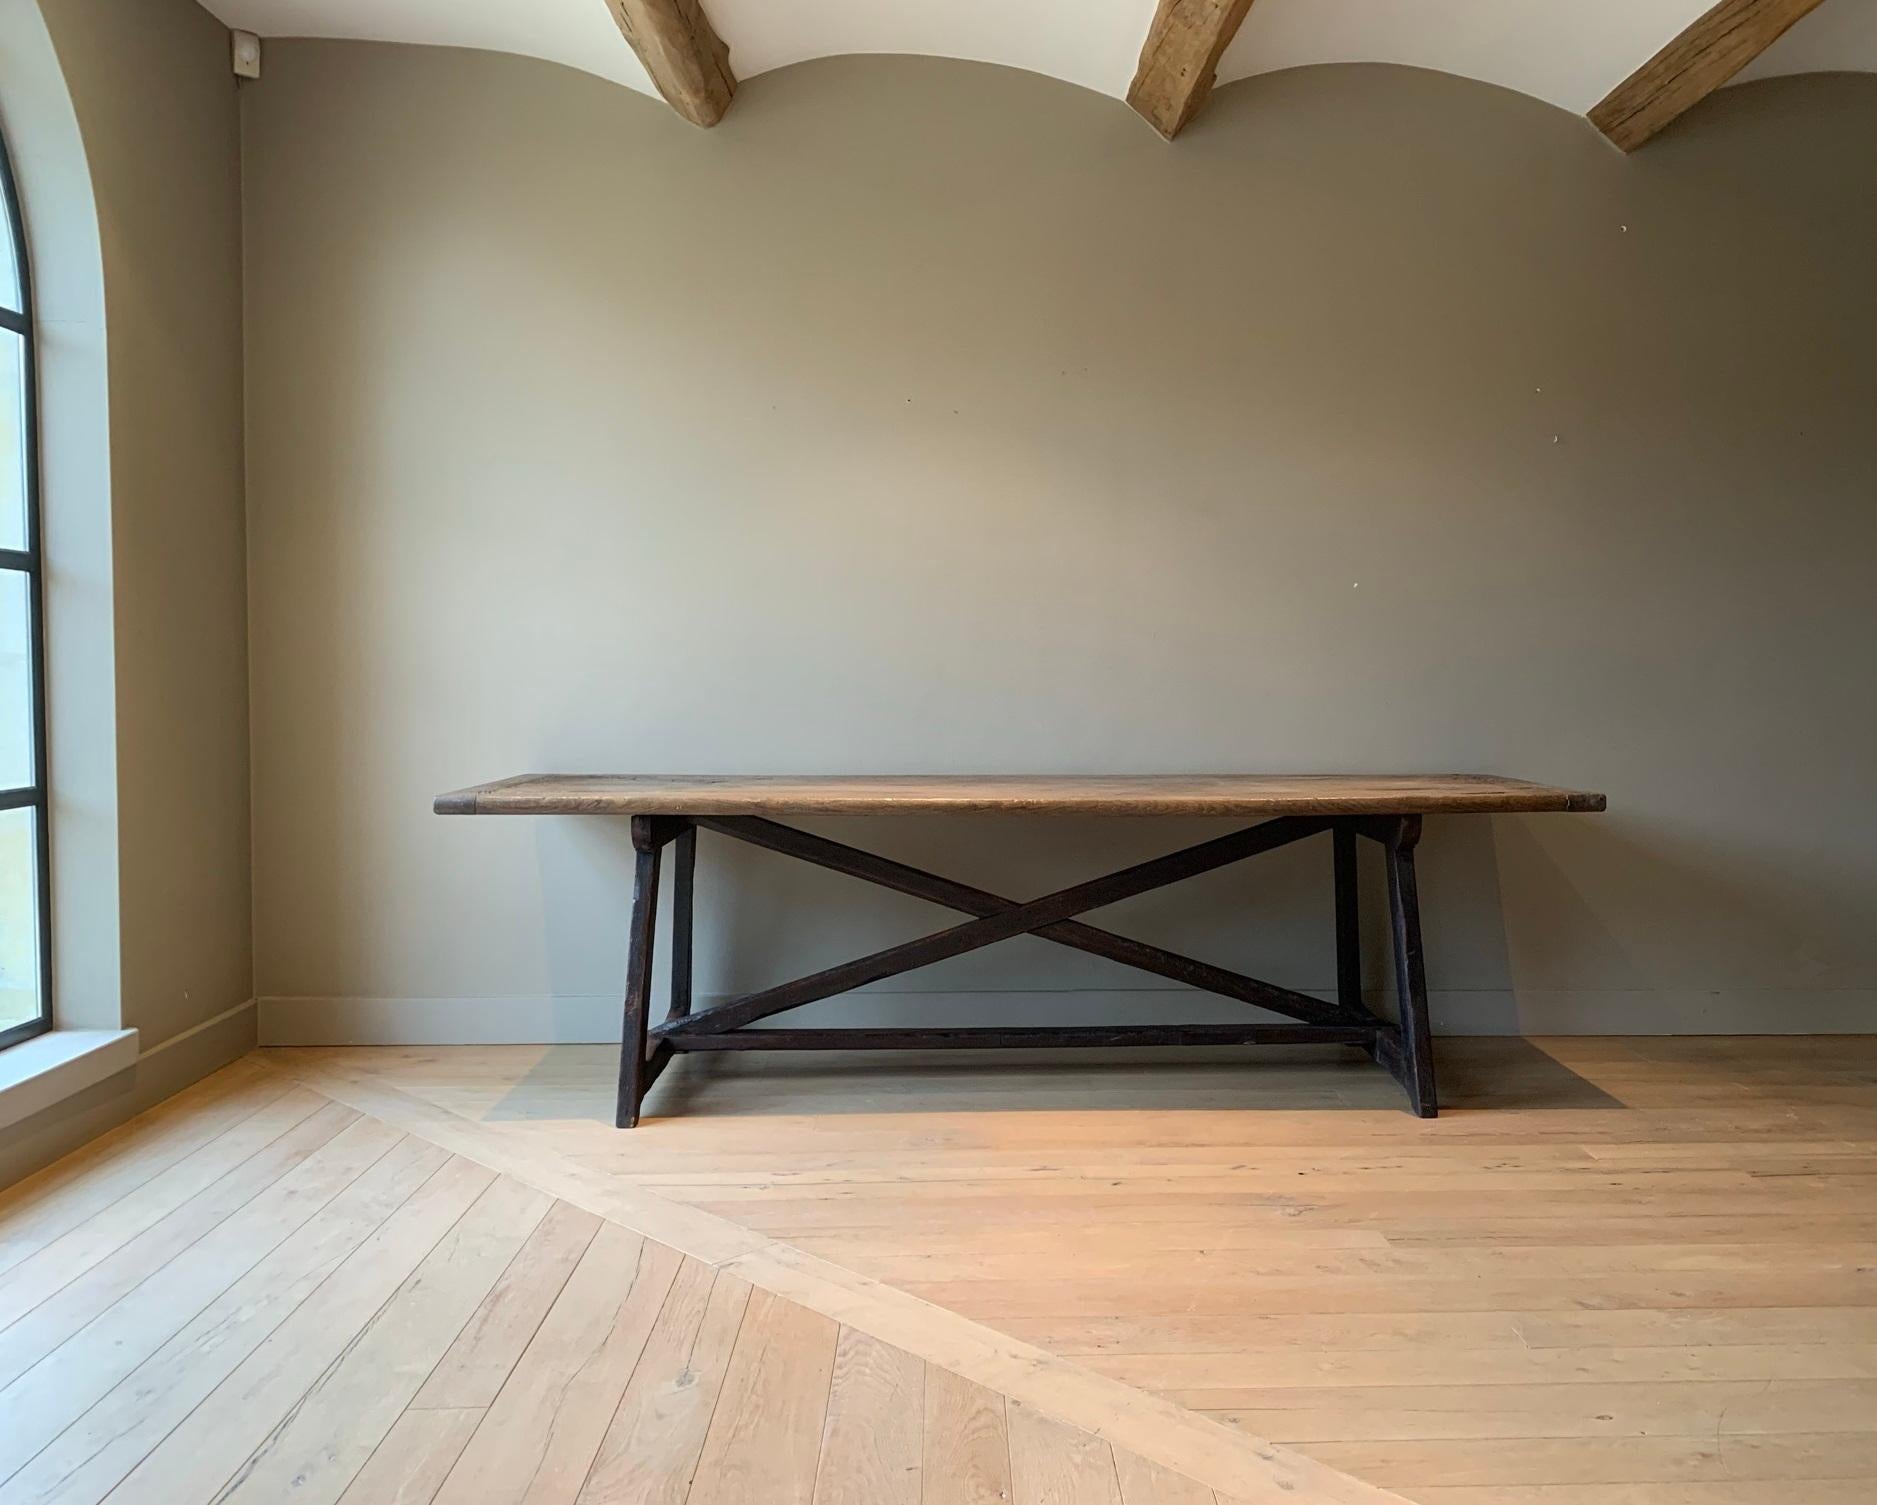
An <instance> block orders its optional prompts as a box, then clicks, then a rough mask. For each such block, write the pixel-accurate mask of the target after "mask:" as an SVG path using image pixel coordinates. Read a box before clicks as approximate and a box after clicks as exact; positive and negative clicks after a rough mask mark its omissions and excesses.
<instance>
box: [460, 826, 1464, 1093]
mask: <svg viewBox="0 0 1877 1505" xmlns="http://www.w3.org/2000/svg"><path fill="white" fill-rule="evenodd" d="M439 808H443V806H442V803H441V802H440V803H439ZM700 830H706V831H715V832H717V833H719V834H720V835H724V836H729V837H734V838H735V839H736V840H738V841H745V842H749V843H750V844H752V845H754V846H759V847H763V848H765V849H766V850H768V851H772V852H780V853H782V854H784V855H786V856H790V857H795V858H798V859H800V860H801V861H803V862H808V863H812V864H813V865H815V866H817V867H824V868H829V869H831V870H832V871H834V872H837V873H845V874H847V875H848V876H849V877H853V878H859V879H862V880H864V881H866V882H869V883H874V884H878V885H879V886H881V887H883V888H890V889H893V890H895V891H897V892H899V893H903V894H912V895H915V896H917V897H918V898H921V899H930V900H931V901H933V902H934V903H936V904H941V905H944V906H945V907H947V908H949V909H954V910H957V911H959V912H960V913H963V914H966V915H969V916H971V917H972V918H970V919H968V920H966V921H964V922H963V923H962V924H958V925H953V926H951V927H949V928H948V929H945V930H940V931H936V932H934V933H933V934H931V935H927V936H923V937H921V938H920V939H918V940H914V941H907V942H905V943H904V944H902V945H898V946H889V947H888V948H886V949H885V950H884V951H876V952H874V953H872V954H871V955H869V956H863V957H860V958H857V959H856V960H854V961H850V962H843V963H842V964H841V965H839V966H836V967H829V968H827V969H825V970H823V971H820V972H816V973H813V974H811V975H810V976H807V977H800V978H797V979H795V980H794V981H793V982H786V983H782V984H780V985H779V986H776V987H771V988H764V989H762V990H760V991H758V992H754V993H746V994H744V995H743V996H742V997H740V998H733V999H730V1000H729V1001H727V1002H724V1003H721V1004H718V1005H717V1006H716V1007H714V1008H711V1009H706V1010H704V1011H702V1012H698V1013H693V1012H692V1009H691V918H692V896H693V891H694V888H695V884H696V874H697V833H698V832H699V831H700ZM1324 833H1328V835H1329V836H1330V839H1331V842H1332V845H1333V848H1334V853H1335V893H1336V993H1337V996H1336V1001H1335V1002H1333V1003H1326V1002H1324V1001H1323V1000H1321V999H1318V998H1313V997H1311V996H1309V995H1308V994H1305V993H1299V992H1296V991H1294V990H1292V989H1290V988H1283V987H1279V986H1277V985H1276V984H1274V983H1268V982H1262V981H1260V980H1259V979H1257V978H1255V977H1247V976H1245V975H1244V974H1242V973H1238V972H1232V971H1228V970H1227V969H1225V968H1223V967H1215V966H1212V965H1210V964H1208V963H1206V962H1202V961H1197V960H1195V959H1193V958H1191V957H1187V956H1181V955H1179V954H1177V953H1176V952H1172V951H1166V950H1163V949H1161V948H1160V947H1158V946H1151V945H1148V944H1147V943H1145V942H1143V941H1135V940H1130V939H1128V938H1127V937H1125V936H1121V935H1116V934H1114V933H1113V932H1111V931H1107V930H1101V929H1098V928H1097V927H1095V926H1093V925H1087V924H1084V923H1082V922H1081V921H1080V920H1078V919H1076V918H1075V917H1076V916H1077V915H1079V914H1082V913H1084V912H1086V911H1089V910H1093V909H1099V908H1101V907H1102V906H1104V905H1107V904H1113V903H1115V902H1117V901H1119V900H1121V899H1127V898H1132V897H1133V896H1135V895H1136V894H1144V893H1148V892H1150V891H1152V890H1154V889H1157V888H1164V887H1166V886H1167V885H1168V884H1170V883H1177V882H1179V881H1180V880H1181V879H1183V878H1191V877H1195V876H1197V875H1198V874H1200V873H1206V872H1211V871H1212V870H1214V869H1215V868H1221V867H1225V866H1228V865H1229V864H1232V863H1235V862H1242V861H1244V860H1245V859H1247V858H1250V857H1255V856H1258V855H1259V854H1260V853H1263V852H1270V851H1275V850H1276V849H1277V848H1279V847H1284V846H1289V845H1290V844H1291V843H1292V842H1296V841H1302V840H1304V839H1305V838H1306V837H1311V836H1317V835H1321V834H1324ZM1420 835H1421V817H1420V816H1419V815H1418V814H1415V815H1318V814H1306V815H1286V816H1280V817H1278V818H1276V819H1274V820H1267V821H1264V822H1262V823H1260V824H1258V825H1254V826H1249V827H1247V828H1245V829H1243V830H1240V831H1235V832H1233V833H1232V834H1230V835H1228V836H1221V837H1217V838H1214V839H1213V840H1210V841H1203V842H1200V843H1199V844H1198V845H1197V846H1190V847H1186V848H1183V849H1182V850H1180V851H1177V852H1172V853H1169V854H1168V855H1167V856H1165V857H1157V858H1154V859H1153V860H1151V861H1148V862H1142V863H1136V864H1135V865H1134V866H1132V867H1126V868H1123V869H1121V870H1120V871H1119V872H1114V873H1110V874H1108V875H1107V876H1106V877H1102V878H1096V879H1092V880H1090V881H1089V882H1086V883H1078V884H1076V885H1074V886H1073V887H1070V888H1065V889H1062V890H1060V891H1059V892H1057V893H1053V894H1046V895H1045V896H1043V897H1042V898H1040V899H1032V900H1029V901H1027V902H1021V903H1020V902H1018V901H1016V900H1013V899H1006V898H1003V897H1001V896H1000V895H997V894H993V893H990V892H988V891H986V890H984V889H980V888H973V887H970V886H969V885H966V884H963V883H954V882H952V881H951V880H950V879H947V878H941V877H939V876H938V875H936V874H934V873H928V872H924V871H922V870H921V869H919V868H915V867H909V866H907V865H906V864H904V863H900V862H894V861H892V860H891V859H889V858H885V857H879V856H875V855H874V854H872V853H870V852H864V851H861V850H859V849H858V848H855V847H850V846H844V845H842V844H841V843H840V842H837V841H830V840H828V839H827V838H825V837H821V836H814V835H811V834H810V833H808V832H806V831H801V830H797V829H795V828H794V827H792V826H785V825H780V824H778V823H777V822H775V821H772V820H768V819H766V818H764V817H761V816H754V815H637V816H634V817H633V819H632V844H633V847H634V849H635V852H636V854H637V858H636V865H635V869H634V881H633V895H632V918H631V935H630V941H629V947H628V959H627V966H626V1000H625V1028H624V1033H623V1036H622V1039H623V1044H622V1046H621V1050H620V1064H619V1108H618V1117H617V1122H618V1124H619V1127H620V1128H622V1129H627V1128H632V1127H633V1126H635V1125H636V1124H637V1123H638V1121H639V1114H640V1110H641V1108H642V1107H643V1105H644V1102H645V1094H646V1093H647V1092H648V1091H649V1090H650V1088H651V1086H652V1084H653V1083H654V1082H655V1081H657V1080H658V1076H659V1073H660V1072H662V1071H663V1070H664V1069H665V1067H666V1066H667V1065H669V1064H670V1062H671V1059H672V1057H673V1056H675V1055H677V1054H679V1053H681V1052H684V1051H708V1050H900V1049H916V1050H933V1049H966V1050H971V1049H975V1050H985V1049H993V1050H1003V1049H1016V1048H1038V1047H1050V1048H1061V1047H1064V1046H1114V1045H1136V1046H1138V1045H1156V1046H1196V1045H1306V1044H1335V1045H1355V1046H1360V1047H1361V1048H1362V1049H1364V1050H1366V1051H1367V1052H1368V1053H1369V1055H1370V1056H1371V1057H1372V1058H1373V1059H1374V1060H1375V1061H1376V1063H1377V1064H1378V1065H1380V1066H1381V1067H1382V1068H1383V1069H1384V1070H1385V1071H1387V1072H1388V1074H1389V1075H1390V1076H1392V1077H1394V1079H1395V1080H1396V1081H1397V1082H1399V1083H1400V1084H1401V1086H1402V1088H1403V1089H1404V1090H1405V1091H1406V1093H1407V1096H1408V1105H1409V1107H1410V1108H1411V1109H1412V1110H1413V1111H1414V1112H1415V1113H1416V1114H1418V1115H1419V1116H1420V1117H1422V1118H1432V1117H1434V1115H1435V1113H1436V1111H1437V1108H1438V1104H1437V1100H1436V1097H1435V1089H1434V1055H1433V1048H1432V1040H1431V1037H1430V1035H1429V1032H1428V1022H1427V979H1426V972H1425V968H1424V966H1423V964H1422V957H1421V914H1420V901H1419V898H1418V895H1417V892H1416V888H1415V877H1414V848H1415V844H1416V842H1417V841H1419V839H1420ZM1359 838H1366V839H1368V840H1371V841H1374V842H1376V843H1377V844H1378V845H1380V847H1381V849H1382V852H1383V860H1384V861H1385V863H1386V865H1387V869H1388V912H1389V929H1390V933H1391V935H1392V937H1393V944H1394V960H1395V966H1394V973H1395V993H1396V999H1397V1005H1398V1008H1397V1012H1398V1016H1399V1021H1400V1022H1399V1023H1391V1022H1390V1021H1388V1020H1385V1019H1381V1018H1378V1017H1377V1016H1376V1015H1374V1014H1372V1013H1370V1012H1369V1010H1368V1008H1367V1007H1366V1005H1365V1004H1364V1002H1363V995H1362V960H1361V956H1362V948H1361V906H1360V902H1359V899H1358V894H1357V885H1356V844H1357V841H1358V839H1359ZM668 846H669V847H672V848H673V849H674V862H673V866H674V869H675V871H674V874H673V878H674V883H675V891H674V895H673V899H674V902H673V905H672V925H671V946H672V964H671V997H670V1002H669V1014H668V1017H667V1018H666V1019H665V1021H664V1022H663V1023H662V1024H657V1025H653V1024H652V1023H651V1020H650V1014H651V1001H652V1000H651V991H652V988H651V983H652V953H653V948H654V945H655V939H656V929H657V925H656V919H657V913H658V883H659V869H660V862H661V857H662V854H663V852H664V849H665V848H666V847H668ZM1018 935H1036V936H1041V937H1042V938H1043V939H1045V940H1050V941H1055V942H1057V943H1058V944H1060V945H1064V946H1069V947H1073V948H1074V949H1075V950H1078V951H1087V952H1091V953H1093V954H1094V955H1096V956H1102V957H1106V958H1108V959H1109V960H1111V961H1117V962H1121V963H1122V964H1124V965H1126V966H1130V967H1136V968H1139V969H1140V970H1142V971H1145V972H1150V973H1153V974H1154V975H1155V976H1158V977H1164V978H1167V979H1170V980H1171V981H1174V982H1178V983H1182V984H1185V985H1188V986H1191V987H1194V988H1197V989H1199V990H1201V991H1204V992H1208V993H1215V994H1219V995H1222V996H1224V997H1227V998H1233V999H1237V1000H1238V1001H1239V1002H1241V1003H1246V1004H1252V1005H1255V1006H1256V1007H1258V1008H1260V1009H1263V1010H1265V1011H1267V1012H1268V1013H1272V1014H1277V1015H1280V1016H1282V1018H1283V1019H1284V1020H1286V1021H1288V1022H1284V1023H1277V1022H1271V1021H1262V1022H1260V1021H1247V1022H1246V1023H1244V1024H1192V1025H1159V1024H1140V1025H1116V1026H1112V1027H1109V1026H1098V1027H1088V1026H1083V1027H1055V1026H1035V1027H1005V1026H993V1027H985V1028H959V1029H952V1028H939V1027H907V1028H895V1029H868V1028H852V1029H788V1028H773V1029H751V1028H748V1026H750V1025H753V1024H756V1023H757V1022H758V1021H760V1020H763V1019H767V1018H769V1017H771V1016H772V1015H776V1014H780V1013H784V1012H786V1011H788V1010H790V1009H795V1008H799V1007H801V1006H802V1005H803V1004H806V1003H813V1002H815V1001H816V1000H818V999H822V998H830V997H833V996H834V995H835V994H837V993H844V992H847V991H848V990H850V989H852V988H858V987H863V986H865V985H866V984H868V983H873V982H879V981H881V980H882V979H884V978H888V977H896V976H898V975H899V974H900V973H902V972H910V971H912V970H914V969H915V968H918V967H924V966H929V965H931V964H932V963H933V962H938V961H943V960H944V959H945V958H947V957H952V956H961V955H963V954H964V953H965V952H967V951H975V950H977V949H978V948H979V947H982V946H989V945H993V944H995V943H996V942H998V941H1002V940H1008V939H1010V938H1011V937H1013V936H1018Z"/></svg>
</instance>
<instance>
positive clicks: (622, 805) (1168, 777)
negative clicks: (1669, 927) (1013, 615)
mask: <svg viewBox="0 0 1877 1505" xmlns="http://www.w3.org/2000/svg"><path fill="white" fill-rule="evenodd" d="M1604 804H1605V801H1604V797H1603V796H1602V795H1601V794H1590V793H1586V792H1585V791H1583V790H1579V789H1555V788H1553V787H1552V786H1550V785H1549V784H1531V783H1527V782H1526V781H1525V780H1523V779H1502V778H1495V777H1493V776H1492V775H1489V774H1472V773H1439V774H1352V773H1319V774H1266V773H1226V774H863V775H849V774H815V775H780V774H600V773H571V774H566V773H535V774H521V775H518V776H517V777H515V778H512V779H501V780H498V781H497V782H495V783H493V784H478V785H476V786H475V787H474V788H471V789H458V790H456V791H455V792H454V793H451V794H444V795H439V796H438V797H437V801H436V811H437V813H438V814H439V815H917V814H946V813H957V814H1004V815H1232V816H1237V815H1435V814H1493V813H1502V814H1511V813H1517V812H1541V811H1560V810H1601V809H1603V808H1604Z"/></svg>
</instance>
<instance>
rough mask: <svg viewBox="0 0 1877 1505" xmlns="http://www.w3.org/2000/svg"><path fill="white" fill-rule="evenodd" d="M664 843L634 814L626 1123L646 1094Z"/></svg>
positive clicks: (622, 1059)
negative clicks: (647, 1035) (647, 1038)
mask: <svg viewBox="0 0 1877 1505" xmlns="http://www.w3.org/2000/svg"><path fill="white" fill-rule="evenodd" d="M662 844H663V843H661V842H660V841H659V840H658V834H657V832H656V830H655V828H654V827H653V825H652V823H651V822H650V821H648V820H646V819H644V818H643V817H640V816H635V817H633V821H632V849H633V851H634V853H635V854H636V856H635V860H634V862H633V871H632V919H631V921H630V925H629V930H628V933H627V937H626V1007H625V1017H624V1020H623V1022H622V1025H621V1028H620V1032H619V1109H618V1113H617V1114H616V1116H615V1118H614V1120H613V1121H614V1122H615V1123H616V1124H617V1125H618V1126H619V1127H620V1128H622V1129H630V1128H633V1127H635V1126H636V1125H637V1124H638V1122H639V1106H640V1104H641V1103H642V1102H643V1101H644V1099H645V1089H646V1088H647V1087H648V1086H649V1085H650V1083H649V1082H648V1080H647V1072H646V1062H645V1029H646V1022H647V1020H646V1015H647V1012H648V1010H649V1008H650V1005H651V995H652V945H653V941H654V938H655V937H656V935H657V929H658V857H659V848H660V846H661V845H662Z"/></svg>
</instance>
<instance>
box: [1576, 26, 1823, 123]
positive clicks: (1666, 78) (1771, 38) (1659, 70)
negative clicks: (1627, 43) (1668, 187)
mask: <svg viewBox="0 0 1877 1505" xmlns="http://www.w3.org/2000/svg"><path fill="white" fill-rule="evenodd" d="M1819 3H1820V0H1721V3H1720V4H1719V5H1716V6H1715V7H1714V8H1713V9H1712V10H1710V11H1709V12H1708V13H1707V14H1706V15H1704V16H1702V17H1701V18H1700V19H1699V20H1698V21H1696V22H1695V23H1694V24H1693V25H1691V26H1690V27H1689V28H1688V29H1687V30H1686V31H1684V32H1683V33H1682V34H1681V35H1680V36H1678V37H1676V38H1675V40H1674V41H1672V42H1670V43H1669V44H1668V46H1666V47H1664V48H1663V49H1662V50H1661V51H1660V52H1658V53H1657V54H1656V55H1655V56H1654V57H1652V58H1650V59H1649V61H1648V62H1646V63H1644V64H1643V65H1642V67H1640V68H1638V69H1637V70H1636V71H1635V72H1634V73H1632V74H1630V76H1629V77H1628V78H1626V79H1624V80H1623V82H1622V83H1620V84H1618V85H1617V86H1616V87H1615V88H1614V89H1612V90H1611V91H1610V94H1609V97H1608V98H1606V99H1605V100H1604V101H1603V102H1602V103H1601V104H1599V105H1598V106H1597V107H1596V108H1595V109H1593V110H1592V111H1591V112H1590V120H1591V123H1592V124H1593V125H1595V126H1596V128H1597V129H1598V130H1600V131H1602V132H1603V134H1604V135H1606V136H1608V137H1609V138H1610V139H1611V140H1612V141H1614V142H1615V143H1616V144H1617V145H1618V146H1620V147H1621V148H1622V149H1623V150H1624V151H1626V152H1633V151H1634V150H1635V149H1636V148H1637V147H1639V146H1641V145H1642V144H1643V142H1645V141H1647V140H1648V139H1649V138H1650V137H1651V136H1653V135H1655V133H1656V132H1657V131H1659V130H1661V129H1662V128H1663V127H1664V126H1665V125H1668V124H1669V123H1670V122H1671V121H1673V120H1675V119H1677V118H1678V117H1679V116H1680V115H1681V114H1682V113H1683V112H1684V111H1686V110H1688V109H1691V108H1693V107H1694V106H1695V105H1697V104H1699V103H1700V102H1701V101H1702V100H1704V99H1706V98H1707V97H1708V95H1710V94H1712V93H1713V92H1714V91H1715V90H1716V89H1718V88H1720V86H1721V85H1722V84H1724V83H1726V82H1727V80H1728V79H1730V78H1732V77H1733V76H1734V75H1735V74H1736V73H1738V72H1739V71H1740V70H1741V69H1742V68H1744V67H1746V66H1747V64H1748V63H1750V62H1752V61H1753V60H1754V59H1755V58H1756V57H1758V56H1759V55H1760V54H1761V53H1762V52H1764V51H1766V49H1767V48H1768V47H1770V46H1772V45H1773V43H1774V42H1776V41H1778V40H1779V38H1780V37H1781V36H1783V35H1784V34H1785V32H1786V30H1787V28H1788V27H1790V26H1791V25H1792V23H1793V22H1795V21H1797V20H1799V19H1800V18H1802V17H1803V16H1804V15H1805V14H1806V13H1807V12H1808V11H1811V10H1812V9H1814V8H1815V7H1816V6H1817V5H1818V4H1819Z"/></svg>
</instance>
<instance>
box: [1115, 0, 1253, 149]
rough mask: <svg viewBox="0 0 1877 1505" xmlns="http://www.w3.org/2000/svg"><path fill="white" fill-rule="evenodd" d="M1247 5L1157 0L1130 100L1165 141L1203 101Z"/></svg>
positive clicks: (1241, 1) (1241, 0) (1234, 0)
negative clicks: (1157, 3)
mask: <svg viewBox="0 0 1877 1505" xmlns="http://www.w3.org/2000/svg"><path fill="white" fill-rule="evenodd" d="M1250 9H1251V0H1160V3H1159V6H1158V8H1157V9H1156V10H1155V11H1154V20H1153V25H1151V26H1150V27H1148V28H1147V40H1146V42H1145V43H1144V44H1143V45H1142V47H1141V61H1140V66H1139V67H1138V68H1136V69H1135V71H1134V82H1133V83H1132V84H1131V85H1129V87H1128V103H1129V104H1130V105H1132V106H1133V107H1134V109H1135V111H1136V112H1137V113H1139V114H1140V115H1141V117H1142V118H1143V119H1145V120H1146V121H1147V123H1148V124H1149V125H1151V126H1152V127H1153V128H1154V129H1155V130H1156V131H1158V132H1160V134H1161V135H1163V136H1165V137H1166V138H1167V140H1169V141H1171V140H1172V139H1173V138H1174V137H1175V136H1177V135H1179V133H1180V132H1181V130H1183V129H1184V128H1185V126H1186V122H1187V121H1189V120H1191V119H1192V118H1193V116H1194V115H1195V114H1197V113H1198V111H1199V107H1200V106H1201V105H1203V104H1204V103H1205V102H1206V96H1207V95H1209V94H1210V93H1211V92H1212V79H1213V74H1214V73H1216V72H1217V71H1218V67H1219V59H1220V58H1221V57H1222V56H1224V54H1225V49H1226V48H1227V47H1228V46H1230V45H1231V41H1232V38H1233V37H1235V36H1237V35H1238V28H1239V26H1240V24H1241V23H1242V22H1243V21H1244V19H1245V13H1246V12H1247V11H1249V10H1250Z"/></svg>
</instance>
